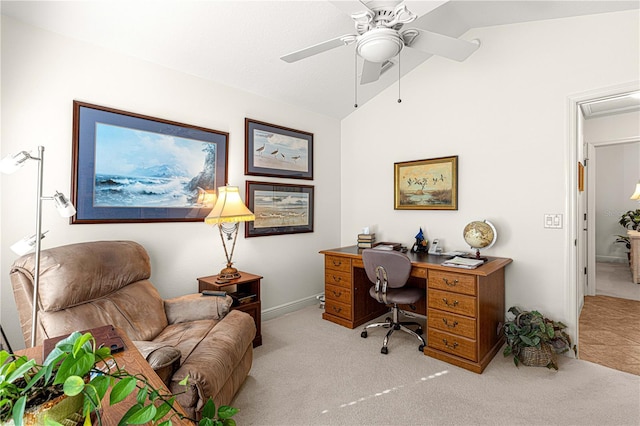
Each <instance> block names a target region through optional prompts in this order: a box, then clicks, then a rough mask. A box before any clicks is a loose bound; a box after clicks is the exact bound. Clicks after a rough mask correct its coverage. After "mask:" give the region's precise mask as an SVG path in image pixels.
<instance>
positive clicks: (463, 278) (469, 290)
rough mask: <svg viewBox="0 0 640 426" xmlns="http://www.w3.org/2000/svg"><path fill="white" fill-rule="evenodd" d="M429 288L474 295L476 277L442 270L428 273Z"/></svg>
mask: <svg viewBox="0 0 640 426" xmlns="http://www.w3.org/2000/svg"><path fill="white" fill-rule="evenodd" d="M429 288H437V289H440V290H446V291H454V292H456V293H462V294H469V295H471V296H475V295H476V277H475V276H473V275H464V274H455V273H451V272H443V271H431V272H430V273H429Z"/></svg>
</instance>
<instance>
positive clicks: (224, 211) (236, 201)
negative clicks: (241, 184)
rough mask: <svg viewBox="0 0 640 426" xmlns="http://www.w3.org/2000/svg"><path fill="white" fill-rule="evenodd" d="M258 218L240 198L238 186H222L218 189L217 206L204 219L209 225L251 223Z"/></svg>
mask: <svg viewBox="0 0 640 426" xmlns="http://www.w3.org/2000/svg"><path fill="white" fill-rule="evenodd" d="M252 220H256V216H255V215H254V214H253V213H252V212H251V210H249V209H248V208H247V206H245V204H244V202H243V201H242V199H241V198H240V190H239V189H238V187H237V186H221V187H219V188H218V199H217V201H216V204H215V206H214V207H213V209H212V210H211V212H210V213H209V215H208V216H207V217H206V218H205V219H204V222H205V223H207V224H209V225H217V224H220V223H225V222H250V221H252Z"/></svg>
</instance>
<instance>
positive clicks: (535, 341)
mask: <svg viewBox="0 0 640 426" xmlns="http://www.w3.org/2000/svg"><path fill="white" fill-rule="evenodd" d="M509 312H510V313H511V314H513V315H514V318H513V319H511V320H510V321H507V322H506V323H505V324H504V327H503V330H504V335H505V337H506V340H507V346H506V347H505V348H504V352H503V354H504V356H509V355H513V362H514V363H515V365H516V366H517V365H518V364H519V363H523V364H524V365H535V366H546V367H547V368H553V369H555V370H557V369H558V363H557V361H556V357H555V354H560V353H564V352H567V351H568V350H569V349H573V351H574V352H575V351H576V347H575V346H573V347H572V346H571V337H569V335H568V334H567V333H565V331H564V329H565V328H567V326H566V325H564V324H563V323H562V322H559V321H553V320H551V319H549V318H546V317H544V316H543V315H542V314H541V313H540V312H538V311H523V310H521V309H520V308H518V307H516V306H512V307H511V308H509Z"/></svg>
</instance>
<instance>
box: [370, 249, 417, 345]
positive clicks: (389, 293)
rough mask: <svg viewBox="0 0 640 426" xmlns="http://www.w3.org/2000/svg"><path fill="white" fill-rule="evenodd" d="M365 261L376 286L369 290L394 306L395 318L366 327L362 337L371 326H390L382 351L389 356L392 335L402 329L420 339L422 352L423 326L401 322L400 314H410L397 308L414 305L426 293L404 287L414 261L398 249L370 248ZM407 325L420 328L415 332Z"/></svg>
mask: <svg viewBox="0 0 640 426" xmlns="http://www.w3.org/2000/svg"><path fill="white" fill-rule="evenodd" d="M362 261H363V262H364V270H365V272H366V273H367V278H369V281H371V282H372V283H375V285H374V286H373V287H371V288H370V289H369V295H371V297H373V298H374V299H376V300H377V301H378V302H380V303H384V304H385V305H393V306H392V307H391V313H392V318H390V317H387V318H386V321H385V322H380V323H374V324H369V325H367V326H365V328H364V330H363V331H362V333H361V334H360V336H362V337H363V338H366V337H367V330H368V329H369V328H376V327H384V328H388V329H389V331H388V332H387V335H386V336H385V337H384V340H383V341H382V349H381V350H380V352H382V353H383V354H385V355H386V354H388V353H389V350H388V349H387V343H388V342H389V337H390V336H391V334H393V332H394V331H396V330H402V331H404V332H406V333H409V334H411V335H412V336H415V337H416V338H417V339H418V340H419V341H420V346H419V347H418V350H420V352H422V350H423V349H424V347H425V346H426V343H425V341H424V339H423V338H422V336H421V334H422V326H421V325H420V324H418V323H417V322H413V321H410V322H406V321H402V322H401V321H400V320H399V316H400V313H402V314H405V315H407V314H406V312H404V311H402V310H401V309H399V308H398V304H399V303H400V304H407V305H412V304H413V303H416V302H417V301H418V300H420V299H421V298H422V297H423V296H424V293H425V290H424V289H419V288H415V287H405V284H406V283H407V281H408V280H409V274H410V273H411V260H409V258H408V257H407V255H405V254H404V253H400V252H398V251H392V250H376V249H367V250H363V251H362ZM407 325H415V326H418V328H417V329H416V331H413V330H411V329H410V328H407V327H405V326H407Z"/></svg>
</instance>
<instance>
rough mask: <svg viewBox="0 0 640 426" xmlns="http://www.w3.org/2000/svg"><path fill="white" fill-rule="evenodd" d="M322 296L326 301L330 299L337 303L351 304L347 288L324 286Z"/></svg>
mask: <svg viewBox="0 0 640 426" xmlns="http://www.w3.org/2000/svg"><path fill="white" fill-rule="evenodd" d="M324 294H325V296H326V298H327V299H332V300H335V301H338V302H342V303H346V304H351V289H349V288H344V287H338V286H335V285H330V284H325V286H324Z"/></svg>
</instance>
